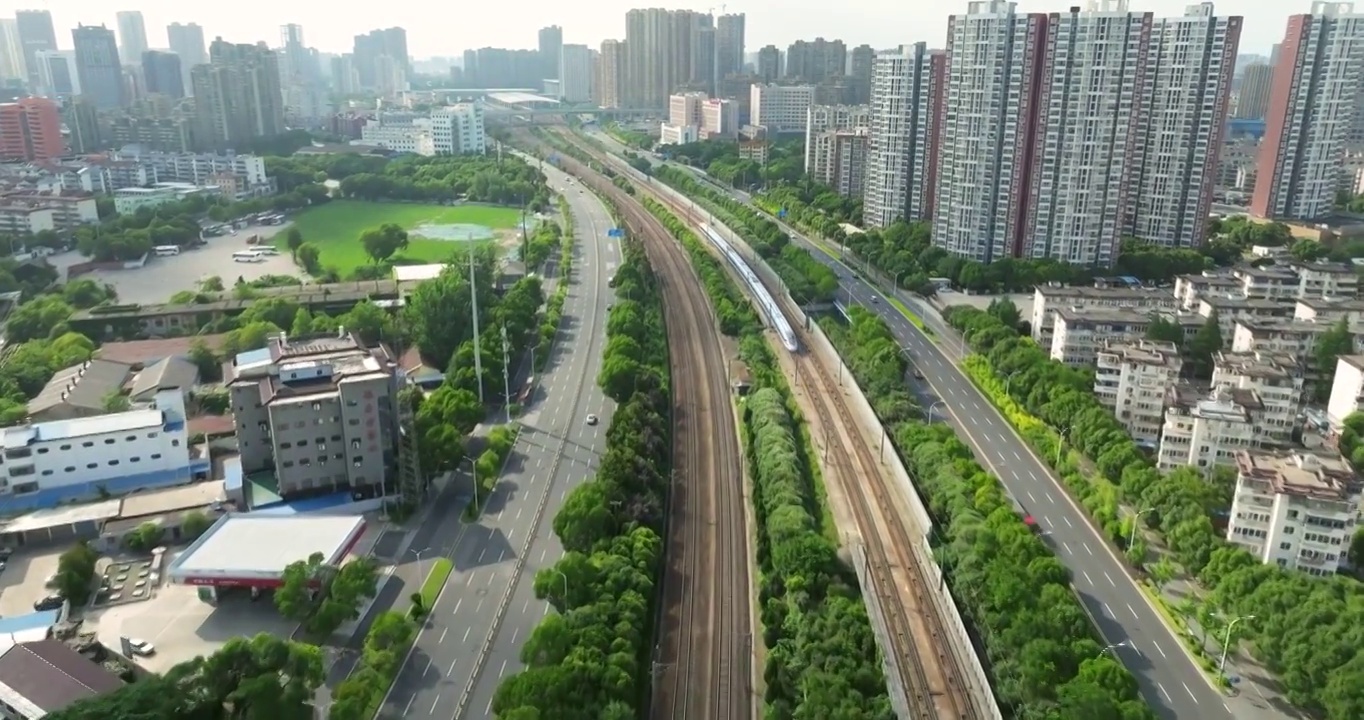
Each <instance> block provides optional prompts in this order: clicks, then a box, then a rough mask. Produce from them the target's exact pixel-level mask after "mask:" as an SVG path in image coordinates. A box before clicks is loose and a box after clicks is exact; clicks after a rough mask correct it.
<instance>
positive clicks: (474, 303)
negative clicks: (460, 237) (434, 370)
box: [469, 235, 484, 404]
mask: <svg viewBox="0 0 1364 720" xmlns="http://www.w3.org/2000/svg"><path fill="white" fill-rule="evenodd" d="M473 240H474V238H473V236H472V235H470V236H469V247H470V250H469V307H470V309H471V310H472V311H473V319H474V374H475V375H477V376H478V402H479V403H480V404H482V403H483V402H484V399H483V349H482V348H481V347H480V346H479V340H478V282H477V276H475V274H474V252H473Z"/></svg>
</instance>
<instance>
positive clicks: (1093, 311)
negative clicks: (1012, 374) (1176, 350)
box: [1049, 307, 1204, 367]
mask: <svg viewBox="0 0 1364 720" xmlns="http://www.w3.org/2000/svg"><path fill="white" fill-rule="evenodd" d="M1052 316H1053V318H1054V320H1053V323H1054V325H1055V326H1054V327H1053V329H1052V332H1051V345H1050V346H1049V353H1050V355H1051V359H1053V360H1057V361H1059V362H1062V363H1064V364H1066V365H1071V366H1075V367H1079V366H1085V365H1093V364H1094V363H1095V361H1096V360H1097V359H1098V356H1099V351H1100V350H1102V349H1103V347H1104V344H1105V343H1107V342H1110V341H1112V342H1122V341H1136V340H1138V339H1140V338H1141V337H1142V336H1144V335H1145V334H1146V331H1147V330H1148V329H1150V327H1151V324H1152V323H1153V322H1155V321H1156V320H1157V319H1160V320H1165V321H1168V322H1173V323H1175V324H1176V325H1178V326H1179V328H1180V329H1181V330H1182V331H1183V335H1184V337H1183V340H1184V341H1185V342H1187V341H1188V340H1190V339H1192V338H1193V336H1194V335H1196V334H1198V331H1199V329H1200V328H1202V327H1203V323H1204V320H1203V318H1202V317H1199V316H1198V315H1193V314H1189V313H1183V314H1179V315H1169V314H1162V313H1157V312H1151V311H1141V310H1130V309H1125V308H1112V307H1076V308H1063V309H1061V310H1058V311H1056V312H1055V313H1053V314H1052Z"/></svg>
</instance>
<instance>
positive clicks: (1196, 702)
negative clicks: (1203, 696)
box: [1182, 683, 1198, 705]
mask: <svg viewBox="0 0 1364 720" xmlns="http://www.w3.org/2000/svg"><path fill="white" fill-rule="evenodd" d="M1182 684H1183V685H1184V692H1186V693H1189V697H1191V698H1193V701H1194V704H1195V705H1197V704H1198V696H1197V695H1195V694H1193V690H1191V689H1189V683H1182Z"/></svg>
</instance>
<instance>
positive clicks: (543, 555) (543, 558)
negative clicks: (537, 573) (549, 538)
mask: <svg viewBox="0 0 1364 720" xmlns="http://www.w3.org/2000/svg"><path fill="white" fill-rule="evenodd" d="M547 552H549V548H544V549H542V550H540V564H541V565H544V564H545V553H547Z"/></svg>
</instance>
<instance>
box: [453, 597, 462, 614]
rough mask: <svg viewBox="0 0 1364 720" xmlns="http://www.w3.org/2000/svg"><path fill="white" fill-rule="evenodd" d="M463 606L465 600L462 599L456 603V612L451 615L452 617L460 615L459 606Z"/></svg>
mask: <svg viewBox="0 0 1364 720" xmlns="http://www.w3.org/2000/svg"><path fill="white" fill-rule="evenodd" d="M463 604H464V598H460V599H459V600H457V601H456V602H455V611H454V612H452V613H450V614H451V615H458V614H459V606H460V605H463Z"/></svg>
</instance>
